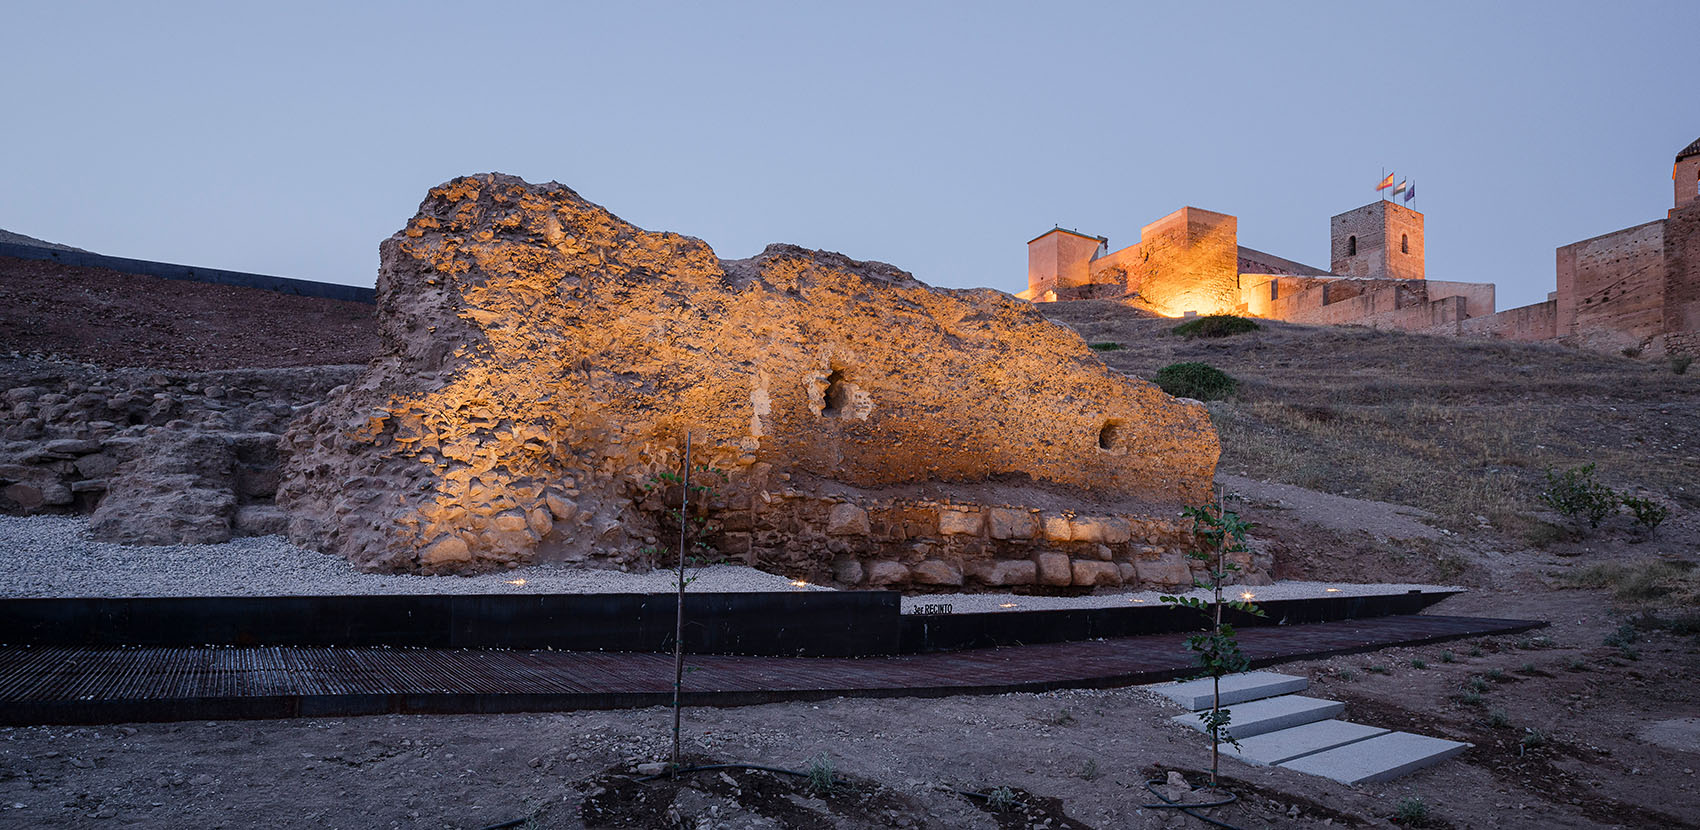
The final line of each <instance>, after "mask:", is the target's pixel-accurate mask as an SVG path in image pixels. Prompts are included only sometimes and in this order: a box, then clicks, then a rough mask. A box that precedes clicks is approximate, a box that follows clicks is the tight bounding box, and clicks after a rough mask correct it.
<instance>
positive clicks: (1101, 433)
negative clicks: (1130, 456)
mask: <svg viewBox="0 0 1700 830" xmlns="http://www.w3.org/2000/svg"><path fill="white" fill-rule="evenodd" d="M1123 438H1124V436H1123V435H1122V422H1121V421H1117V420H1114V419H1112V420H1108V421H1105V422H1104V427H1103V428H1102V429H1100V430H1098V449H1101V450H1109V451H1110V452H1116V451H1118V450H1121V449H1123V447H1122V440H1123Z"/></svg>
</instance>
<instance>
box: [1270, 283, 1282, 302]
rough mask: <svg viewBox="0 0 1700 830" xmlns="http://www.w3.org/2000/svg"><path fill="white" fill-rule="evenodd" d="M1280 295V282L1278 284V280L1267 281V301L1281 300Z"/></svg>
mask: <svg viewBox="0 0 1700 830" xmlns="http://www.w3.org/2000/svg"><path fill="white" fill-rule="evenodd" d="M1280 293H1281V282H1280V280H1270V281H1269V299H1271V300H1279V299H1281V297H1280Z"/></svg>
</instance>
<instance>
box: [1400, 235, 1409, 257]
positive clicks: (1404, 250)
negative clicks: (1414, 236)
mask: <svg viewBox="0 0 1700 830" xmlns="http://www.w3.org/2000/svg"><path fill="white" fill-rule="evenodd" d="M1410 252H1411V235H1410V234H1405V233H1402V234H1399V253H1401V254H1408V253H1410Z"/></svg>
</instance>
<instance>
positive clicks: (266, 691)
mask: <svg viewBox="0 0 1700 830" xmlns="http://www.w3.org/2000/svg"><path fill="white" fill-rule="evenodd" d="M1544 624H1545V623H1541V622H1536V621H1530V620H1505V619H1486V618H1476V617H1446V616H1426V615H1404V616H1391V617H1376V618H1371V619H1363V620H1345V621H1340V622H1326V623H1315V624H1310V625H1294V626H1279V627H1277V626H1269V627H1258V628H1246V629H1241V630H1240V631H1239V632H1238V636H1239V640H1240V644H1241V647H1242V648H1243V649H1244V650H1245V652H1246V654H1247V655H1248V656H1250V657H1251V658H1252V660H1253V662H1254V665H1257V666H1266V665H1271V664H1274V663H1280V662H1284V661H1288V660H1296V659H1304V658H1313V657H1324V656H1329V655H1336V654H1350V653H1354V652H1362V651H1373V650H1376V649H1381V648H1386V647H1388V646H1393V645H1417V644H1422V643H1432V642H1440V641H1443V640H1453V639H1458V638H1462V637H1477V636H1483V635H1490V634H1511V633H1516V632H1521V631H1528V630H1530V629H1533V628H1538V627H1540V626H1542V625H1544ZM1186 636H1187V635H1185V634H1161V635H1150V636H1143V637H1128V638H1122V639H1114V640H1098V641H1090V642H1075V643H1054V644H1046V645H1031V646H1010V647H1004V648H990V649H976V650H970V651H954V652H940V653H933V654H915V655H902V656H894V657H865V658H786V657H738V656H731V655H695V656H690V657H689V658H688V660H689V666H690V668H691V671H690V672H688V673H687V674H686V675H685V686H684V699H685V701H686V702H687V703H689V704H691V705H720V706H731V705H746V704H755V703H769V702H775V701H783V700H818V699H823V698H829V697H840V696H844V697H897V696H944V695H958V694H1001V693H1006V692H1037V691H1046V690H1050V689H1058V688H1104V687H1111V686H1123V685H1128V684H1134V683H1150V682H1156V681H1159V680H1168V679H1173V678H1175V677H1180V676H1183V675H1186V674H1188V673H1190V672H1191V671H1192V668H1191V655H1190V654H1189V653H1188V652H1187V651H1185V649H1184V647H1183V645H1182V644H1183V641H1184V640H1185V639H1186ZM672 668H673V663H672V657H671V655H667V654H647V653H597V652H560V651H508V650H495V649H490V650H482V649H423V648H419V649H410V648H370V647H364V648H323V647H313V648H286V647H254V648H241V647H200V648H159V647H135V648H123V647H100V648H67V647H59V646H21V647H20V646H8V647H0V724H5V725H22V724H42V723H118V722H133V721H170V720H218V719H228V718H287V717H311V716H349V715H373V714H387V713H435V714H448V713H468V712H487V713H488V712H522V711H550V710H567V709H612V708H626V707H641V706H654V705H661V704H664V703H668V702H670V701H671V696H672V685H671V681H672V676H673V671H672Z"/></svg>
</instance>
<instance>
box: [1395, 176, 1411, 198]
mask: <svg viewBox="0 0 1700 830" xmlns="http://www.w3.org/2000/svg"><path fill="white" fill-rule="evenodd" d="M1409 186H1410V181H1409V180H1406V181H1402V182H1400V183H1399V186H1398V187H1395V188H1393V195H1394V196H1398V195H1399V194H1401V193H1404V192H1405V188H1407V187H1409Z"/></svg>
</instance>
